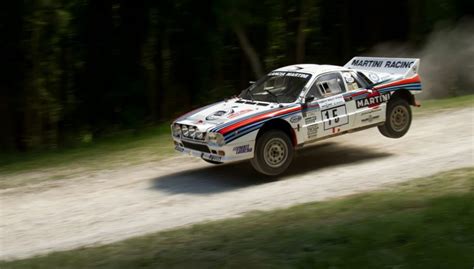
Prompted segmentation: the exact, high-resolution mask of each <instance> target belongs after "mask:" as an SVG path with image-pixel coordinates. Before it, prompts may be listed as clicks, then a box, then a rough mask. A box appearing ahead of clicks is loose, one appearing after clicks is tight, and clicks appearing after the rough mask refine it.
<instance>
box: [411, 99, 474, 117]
mask: <svg viewBox="0 0 474 269" xmlns="http://www.w3.org/2000/svg"><path fill="white" fill-rule="evenodd" d="M420 103H421V107H420V108H415V109H414V112H415V113H419V114H425V113H432V112H434V111H438V110H445V109H453V108H463V107H471V108H472V107H474V94H469V95H463V96H457V97H450V98H443V99H431V100H421V101H420Z"/></svg>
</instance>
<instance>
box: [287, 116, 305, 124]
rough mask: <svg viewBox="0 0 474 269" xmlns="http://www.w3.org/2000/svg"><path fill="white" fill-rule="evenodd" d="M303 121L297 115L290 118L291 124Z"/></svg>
mask: <svg viewBox="0 0 474 269" xmlns="http://www.w3.org/2000/svg"><path fill="white" fill-rule="evenodd" d="M301 119H302V117H301V116H300V115H295V116H293V117H291V118H290V122H291V123H297V122H299V121H300V120H301Z"/></svg>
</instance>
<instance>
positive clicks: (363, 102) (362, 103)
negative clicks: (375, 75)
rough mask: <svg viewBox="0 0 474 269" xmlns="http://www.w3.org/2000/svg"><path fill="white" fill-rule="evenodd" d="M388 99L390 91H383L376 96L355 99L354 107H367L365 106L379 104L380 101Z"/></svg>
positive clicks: (383, 101)
mask: <svg viewBox="0 0 474 269" xmlns="http://www.w3.org/2000/svg"><path fill="white" fill-rule="evenodd" d="M389 99H390V93H384V94H380V95H376V96H371V97H367V98H364V99H360V100H356V107H357V108H361V107H367V106H374V105H379V104H381V103H385V102H387V101H388V100H389Z"/></svg>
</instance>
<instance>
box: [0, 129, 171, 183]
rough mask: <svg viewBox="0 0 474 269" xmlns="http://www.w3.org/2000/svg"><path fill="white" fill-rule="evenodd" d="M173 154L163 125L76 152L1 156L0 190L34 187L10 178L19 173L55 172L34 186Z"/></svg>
mask: <svg viewBox="0 0 474 269" xmlns="http://www.w3.org/2000/svg"><path fill="white" fill-rule="evenodd" d="M173 152H174V150H173V142H172V139H171V137H170V130H169V125H168V124H163V125H160V126H157V127H154V128H148V129H145V130H142V131H141V132H139V133H135V134H119V135H116V136H112V137H107V138H101V139H98V140H97V141H94V142H92V143H89V144H85V145H82V146H77V147H74V148H67V149H59V150H53V151H43V152H32V153H26V154H24V153H23V154H21V153H10V154H6V153H5V154H0V189H2V188H9V187H16V186H21V185H25V184H29V183H33V182H28V180H21V178H20V179H12V178H11V177H9V176H11V175H14V174H17V173H25V172H31V171H35V172H44V171H51V172H52V173H51V175H50V176H47V177H43V178H39V179H35V180H34V182H40V181H44V180H51V179H53V180H54V179H64V178H67V177H73V176H75V175H76V174H77V173H84V172H91V171H92V172H93V171H98V170H102V169H108V168H113V167H118V166H120V167H122V166H124V165H133V164H140V163H143V162H152V161H158V160H161V159H163V158H166V157H169V156H170V155H171V154H173ZM73 171H76V172H77V173H74V172H73ZM2 175H3V177H2Z"/></svg>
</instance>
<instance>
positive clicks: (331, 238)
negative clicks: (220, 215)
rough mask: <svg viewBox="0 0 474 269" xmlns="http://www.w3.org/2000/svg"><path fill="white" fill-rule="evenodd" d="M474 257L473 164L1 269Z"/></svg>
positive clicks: (389, 264) (410, 264) (453, 261)
mask: <svg viewBox="0 0 474 269" xmlns="http://www.w3.org/2000/svg"><path fill="white" fill-rule="evenodd" d="M157 217H159V216H157ZM472 253H474V168H467V169H458V170H453V171H449V172H445V173H442V174H439V175H436V176H432V177H427V178H422V179H417V180H413V181H410V182H407V183H403V184H400V185H397V186H395V187H393V188H389V189H386V190H382V191H375V192H369V193H364V194H359V195H353V196H349V197H345V198H341V199H337V200H331V201H325V202H317V203H309V204H304V205H298V206H294V207H291V208H288V209H282V210H276V211H269V212H254V213H251V214H248V215H246V216H244V217H240V218H235V219H229V220H223V221H217V222H210V223H205V224H199V225H194V226H192V227H190V228H184V229H177V230H172V231H167V232H160V233H156V234H151V235H147V236H143V237H138V238H134V239H130V240H126V241H122V242H119V243H115V244H110V245H106V246H101V247H92V248H83V249H77V250H72V251H65V252H57V253H52V254H49V255H47V256H41V257H34V258H30V259H25V260H18V261H11V262H3V263H0V267H1V268H5V269H6V268H430V269H431V268H472V266H473V265H474V256H473V255H472Z"/></svg>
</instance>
